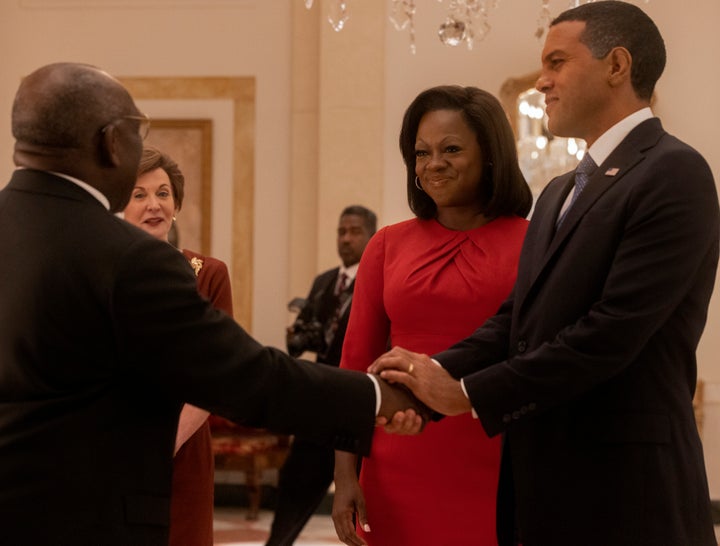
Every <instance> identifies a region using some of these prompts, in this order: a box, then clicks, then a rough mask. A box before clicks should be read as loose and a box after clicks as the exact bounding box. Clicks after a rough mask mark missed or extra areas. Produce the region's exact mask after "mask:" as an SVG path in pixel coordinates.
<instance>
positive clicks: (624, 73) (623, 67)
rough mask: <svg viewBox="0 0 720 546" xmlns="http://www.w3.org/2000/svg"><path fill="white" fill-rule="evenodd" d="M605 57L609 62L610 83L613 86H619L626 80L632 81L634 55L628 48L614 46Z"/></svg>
mask: <svg viewBox="0 0 720 546" xmlns="http://www.w3.org/2000/svg"><path fill="white" fill-rule="evenodd" d="M605 58H606V60H607V62H608V83H609V84H610V86H611V87H618V86H620V85H621V84H622V83H624V82H630V72H631V69H632V55H630V52H629V51H628V50H627V49H625V48H624V47H614V48H613V49H612V50H611V51H610V53H608V54H607V57H605Z"/></svg>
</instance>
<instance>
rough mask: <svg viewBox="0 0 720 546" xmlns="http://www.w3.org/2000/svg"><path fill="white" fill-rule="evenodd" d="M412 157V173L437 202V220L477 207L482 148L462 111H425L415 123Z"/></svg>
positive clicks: (478, 204)
mask: <svg viewBox="0 0 720 546" xmlns="http://www.w3.org/2000/svg"><path fill="white" fill-rule="evenodd" d="M415 158H416V159H415V174H416V175H417V176H418V178H419V179H420V184H421V186H422V189H423V191H424V192H425V193H427V195H428V196H429V197H430V198H431V199H432V200H433V201H434V202H435V204H436V205H437V210H438V220H440V222H441V223H443V224H445V222H444V221H443V218H445V217H447V215H450V214H453V213H454V212H455V211H460V210H463V211H479V210H480V197H479V195H480V194H479V185H480V183H481V180H482V169H483V158H482V151H481V150H480V145H479V144H478V141H477V136H476V135H475V133H474V131H473V130H472V129H471V128H470V126H469V125H468V124H467V122H466V121H465V118H464V117H463V114H462V112H460V111H458V110H432V111H430V112H428V113H427V114H425V115H424V116H423V117H422V118H421V119H420V124H419V125H418V131H417V136H416V141H415ZM445 225H447V224H445Z"/></svg>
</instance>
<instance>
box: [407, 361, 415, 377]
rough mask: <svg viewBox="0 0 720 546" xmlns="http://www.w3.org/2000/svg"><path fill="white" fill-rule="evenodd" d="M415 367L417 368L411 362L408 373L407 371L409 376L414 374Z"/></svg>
mask: <svg viewBox="0 0 720 546" xmlns="http://www.w3.org/2000/svg"><path fill="white" fill-rule="evenodd" d="M414 367H415V365H414V364H413V363H412V362H411V363H410V367H409V368H408V371H407V373H408V375H410V374H411V373H412V371H413V368H414Z"/></svg>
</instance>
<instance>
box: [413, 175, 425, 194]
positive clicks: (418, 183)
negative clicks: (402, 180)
mask: <svg viewBox="0 0 720 546" xmlns="http://www.w3.org/2000/svg"><path fill="white" fill-rule="evenodd" d="M415 187H416V188H417V189H419V190H420V191H425V190H424V189H423V188H422V184H420V177H418V176H416V177H415Z"/></svg>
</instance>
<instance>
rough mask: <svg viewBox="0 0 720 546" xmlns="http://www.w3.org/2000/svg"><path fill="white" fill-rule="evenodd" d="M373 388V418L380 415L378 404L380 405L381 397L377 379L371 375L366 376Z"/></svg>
mask: <svg viewBox="0 0 720 546" xmlns="http://www.w3.org/2000/svg"><path fill="white" fill-rule="evenodd" d="M367 376H368V377H369V378H370V380H371V381H372V383H373V387H375V417H377V416H378V414H379V413H380V404H381V403H382V397H381V395H380V384H379V383H378V380H377V377H375V376H374V375H371V374H367Z"/></svg>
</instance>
